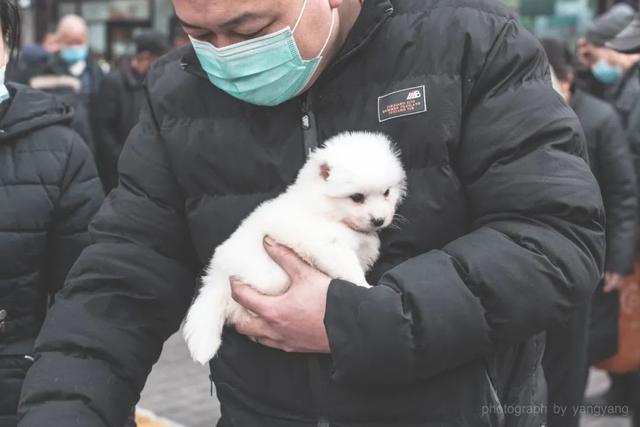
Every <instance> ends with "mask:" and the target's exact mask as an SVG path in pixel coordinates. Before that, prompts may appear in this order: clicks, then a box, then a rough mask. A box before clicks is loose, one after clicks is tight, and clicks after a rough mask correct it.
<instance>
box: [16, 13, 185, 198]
mask: <svg viewBox="0 0 640 427" xmlns="http://www.w3.org/2000/svg"><path fill="white" fill-rule="evenodd" d="M88 37H89V34H88V29H87V24H86V22H85V20H84V19H83V18H82V17H80V16H77V15H67V16H64V17H62V18H61V19H60V22H59V23H58V25H57V27H56V28H55V29H54V30H53V31H51V32H48V33H45V35H44V36H43V39H42V41H41V43H39V44H29V45H26V46H24V47H22V48H21V49H20V51H19V54H18V56H17V59H16V60H14V61H11V62H10V64H9V66H8V67H7V74H6V76H7V80H8V81H14V82H17V83H21V84H24V85H28V86H30V87H32V88H34V89H38V90H42V91H46V92H49V93H52V94H55V96H56V98H58V99H59V100H61V101H62V102H64V103H65V104H66V105H69V106H70V107H72V108H73V111H74V116H73V123H72V127H73V129H74V130H75V131H76V132H78V134H79V135H80V136H81V137H82V139H83V140H84V141H85V142H86V144H87V145H88V146H89V148H90V149H91V152H92V153H93V155H94V158H95V160H96V165H97V167H98V171H99V174H100V179H101V180H102V183H103V186H104V189H105V191H106V192H108V191H109V190H111V189H112V188H113V187H115V185H116V183H117V170H116V164H117V160H118V156H119V155H120V151H121V149H122V145H123V144H124V141H125V139H126V137H127V135H128V134H129V131H130V130H131V129H132V128H133V126H134V125H135V123H136V122H137V118H138V115H139V114H140V110H141V108H142V105H143V103H144V99H145V98H144V88H143V81H144V78H145V75H146V73H147V71H148V70H149V67H150V66H151V64H152V62H153V61H154V60H155V59H157V58H158V57H160V56H162V55H164V54H165V53H166V52H168V51H169V49H170V48H171V47H172V46H171V45H170V43H169V39H168V37H167V36H166V35H165V34H163V33H161V32H158V31H156V30H143V31H141V32H139V33H138V34H137V35H136V36H135V37H134V44H135V54H133V55H123V56H119V57H118V58H116V60H114V62H113V63H112V64H111V63H108V62H107V61H105V60H104V59H103V58H100V57H98V56H97V55H94V54H93V53H92V52H91V51H90V49H89V40H88ZM174 45H175V41H174Z"/></svg>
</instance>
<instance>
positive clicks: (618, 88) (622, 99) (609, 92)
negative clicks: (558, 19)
mask: <svg viewBox="0 0 640 427" xmlns="http://www.w3.org/2000/svg"><path fill="white" fill-rule="evenodd" d="M633 16H634V11H633V9H632V8H631V7H630V6H629V5H627V4H618V5H616V6H614V7H613V8H611V10H609V11H608V12H606V13H604V14H602V15H600V16H599V17H597V18H596V19H595V20H594V21H593V22H592V23H591V24H590V25H589V27H588V28H587V31H586V34H585V36H584V37H583V38H581V39H580V40H578V48H577V56H578V59H579V61H580V62H581V63H582V64H583V65H584V66H585V67H587V68H588V69H589V73H588V77H587V78H586V80H588V81H589V80H590V82H587V83H585V84H586V90H588V91H589V92H590V93H591V94H593V95H596V96H598V97H599V98H602V99H604V100H605V101H607V102H609V103H610V104H611V105H612V106H613V107H614V109H615V110H616V111H617V112H618V114H619V115H620V119H621V120H622V123H623V126H624V127H625V129H626V127H627V124H628V121H629V114H630V112H631V111H632V110H633V109H634V108H635V107H636V105H637V104H638V101H639V100H640V81H638V79H637V78H636V76H637V74H638V69H639V68H640V63H639V61H640V55H637V54H632V55H627V54H622V53H619V52H617V51H615V50H613V49H610V48H608V47H606V43H607V42H608V41H610V40H612V39H613V38H614V37H615V36H616V35H617V34H618V33H620V32H621V31H622V30H623V29H624V28H625V27H626V26H627V25H628V24H629V23H630V22H631V20H632V19H633ZM581 77H582V76H581ZM594 81H595V82H594Z"/></svg>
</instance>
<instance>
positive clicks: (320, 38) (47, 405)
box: [20, 0, 604, 427]
mask: <svg viewBox="0 0 640 427" xmlns="http://www.w3.org/2000/svg"><path fill="white" fill-rule="evenodd" d="M304 4H306V8H307V9H306V12H304V14H302V17H301V18H300V19H299V25H298V26H296V27H295V28H296V30H295V32H294V35H293V37H294V39H295V42H294V43H295V45H297V47H298V49H299V50H298V49H296V50H287V52H288V53H287V55H293V56H292V57H290V59H289V60H285V61H284V62H283V64H284V65H285V66H286V67H285V68H286V69H285V70H281V69H280V65H282V64H280V65H276V66H275V67H271V68H269V69H270V70H274V69H276V68H277V70H278V72H280V71H284V72H291V73H292V74H293V75H291V76H289V77H287V78H286V79H280V80H276V81H274V80H272V78H273V75H270V74H269V73H268V70H267V71H265V73H267V74H263V73H262V72H258V74H253V76H254V77H255V76H257V77H258V78H257V79H254V78H253V77H251V78H250V79H249V80H251V86H245V85H242V84H235V85H234V84H230V85H225V84H224V82H222V81H219V80H217V78H216V76H215V73H218V71H220V69H222V68H225V70H227V71H231V69H233V70H234V71H235V73H238V74H242V73H247V72H248V71H251V72H254V73H255V72H256V69H255V68H252V69H249V68H248V67H245V66H244V65H247V64H246V63H244V62H243V61H240V62H242V63H243V66H240V67H238V68H235V65H233V64H226V65H225V66H224V67H222V68H219V69H215V66H214V65H215V64H212V63H211V62H208V61H209V60H213V59H214V58H217V57H216V53H215V52H216V51H215V50H212V49H211V48H210V47H207V46H208V45H207V44H206V43H204V44H203V43H198V42H197V41H194V44H195V45H197V46H198V51H199V52H200V53H199V54H200V57H199V58H200V60H199V59H198V57H197V56H196V53H195V51H194V48H193V47H191V46H189V47H185V48H183V49H180V50H177V51H174V52H173V53H171V54H169V55H168V56H165V57H164V58H161V59H160V60H159V61H158V62H157V63H156V65H155V66H154V67H153V69H152V70H151V71H150V73H149V75H148V78H147V88H148V98H147V101H148V105H147V106H146V107H145V109H144V110H143V112H142V115H141V118H140V122H139V123H138V125H137V126H136V127H135V128H134V129H133V131H132V133H131V135H130V136H129V139H128V141H127V143H126V144H125V147H124V151H123V153H122V155H121V158H120V163H119V170H120V177H119V178H120V182H119V185H118V187H117V188H116V189H114V190H113V191H112V192H111V193H110V195H109V197H108V198H107V202H106V203H105V204H104V205H103V207H102V209H101V211H100V213H99V214H98V216H97V218H96V220H95V221H94V222H93V223H92V226H91V229H92V234H93V237H94V238H95V240H96V242H95V244H93V245H92V246H90V247H89V248H88V249H87V250H85V251H84V252H83V254H82V256H81V257H80V260H79V261H78V262H77V263H76V265H75V266H74V268H73V269H72V272H71V273H70V275H69V278H68V283H67V286H65V288H64V290H63V291H62V293H61V295H60V297H59V298H58V301H57V303H56V305H55V307H54V308H53V310H52V311H51V312H50V315H49V316H48V318H47V320H46V322H45V323H46V324H45V326H44V329H43V332H42V333H41V335H40V337H39V340H38V347H37V350H38V356H39V358H38V360H37V361H36V363H35V364H34V366H33V368H32V369H31V370H30V371H29V374H28V379H27V381H26V382H25V386H24V389H23V395H22V401H21V409H20V414H21V415H20V416H21V422H20V426H21V427H31V426H44V425H47V426H68V425H74V424H76V425H78V424H79V425H87V426H109V427H112V426H119V425H121V424H122V422H123V420H124V419H125V417H126V414H127V410H128V408H129V407H130V405H131V404H132V403H133V402H135V401H136V400H137V399H138V397H139V393H140V390H141V389H142V387H143V386H144V383H145V380H146V377H147V375H148V374H149V371H150V369H151V366H152V365H153V363H154V362H155V361H156V360H157V358H158V356H159V354H160V351H161V348H162V343H163V341H164V340H165V339H167V337H169V335H171V334H172V333H173V332H175V331H176V330H177V328H178V327H179V324H180V322H181V320H182V318H183V316H184V314H185V312H186V310H187V308H188V306H189V303H190V302H191V299H192V297H193V294H194V291H195V287H196V278H197V277H198V274H199V272H200V271H201V269H202V267H203V266H204V265H205V264H206V263H207V262H208V260H209V259H210V257H211V255H212V253H213V251H214V250H215V248H216V246H218V245H219V244H220V243H221V242H222V241H224V240H225V239H226V238H227V237H228V236H229V235H230V234H231V233H232V232H233V230H234V229H235V228H236V227H237V226H238V225H239V223H240V222H241V220H242V219H243V218H244V217H245V216H247V214H249V213H250V212H251V211H252V210H253V209H254V208H255V207H256V206H257V205H258V204H259V203H260V202H262V201H264V200H265V199H267V198H269V197H271V196H273V195H274V194H276V193H278V192H280V191H282V190H283V189H284V188H285V186H286V185H288V184H289V183H291V182H292V181H293V179H294V177H295V176H296V173H297V172H298V170H299V169H300V167H301V165H302V164H303V162H304V161H305V155H306V153H307V150H308V149H311V148H313V147H315V146H317V145H318V144H320V143H322V141H324V140H326V139H327V138H329V137H330V136H332V135H335V134H336V133H338V132H341V131H345V130H363V129H364V130H371V131H380V132H384V133H386V134H388V135H390V137H391V138H392V139H393V140H394V141H396V143H397V144H398V147H399V149H400V150H401V151H402V159H403V164H404V166H405V168H406V170H407V174H408V194H407V197H406V199H405V201H404V203H403V204H402V206H401V208H400V212H399V213H400V214H401V215H403V216H404V217H405V218H406V222H403V223H402V224H401V225H400V228H399V229H391V230H388V231H386V232H385V233H384V234H383V236H382V246H381V257H380V259H379V261H378V262H377V264H376V265H375V267H374V269H373V271H372V273H371V274H370V275H369V276H368V280H369V282H370V283H371V284H374V285H376V286H373V287H372V288H371V289H365V288H359V287H357V286H354V285H352V284H349V283H345V282H339V281H331V282H330V280H329V279H326V280H325V279H323V280H320V281H316V282H314V283H311V282H309V283H308V285H309V286H295V289H296V292H301V293H303V294H304V293H305V292H306V293H315V296H314V297H313V298H311V297H310V295H309V294H304V295H298V297H299V299H297V300H299V301H305V302H306V305H305V306H304V307H297V306H294V305H293V303H291V301H290V300H291V299H292V298H289V299H287V301H289V303H287V304H282V305H280V306H278V307H274V309H273V311H272V313H271V314H272V315H273V316H272V315H268V316H267V317H265V319H267V320H268V319H270V318H275V317H278V316H284V314H283V313H284V311H285V310H288V311H290V312H295V309H297V308H300V311H304V312H305V313H309V314H311V315H310V316H307V317H305V318H303V319H301V320H297V321H291V320H290V319H286V316H285V318H284V321H283V322H280V323H281V324H282V325H284V326H285V327H286V329H287V331H286V334H285V328H284V327H283V328H280V329H278V325H276V326H272V325H271V326H270V327H273V328H274V332H279V333H282V334H285V335H287V336H286V337H284V339H283V341H282V343H283V344H282V347H284V348H287V349H289V350H296V351H290V352H284V351H280V350H278V349H274V348H271V347H269V346H266V345H261V344H259V343H256V342H254V341H252V340H251V339H249V338H247V337H246V336H244V335H242V334H240V333H238V332H237V331H235V330H234V329H232V328H229V329H227V330H226V331H225V333H224V342H223V345H222V348H221V350H220V352H219V355H218V356H216V358H215V359H213V360H212V362H211V368H212V376H213V380H214V382H215V385H216V387H217V395H218V398H219V400H220V403H221V409H222V419H221V421H220V425H222V426H224V427H229V426H237V427H256V426H260V427H271V426H277V427H283V426H291V427H301V426H317V425H321V426H329V425H330V426H344V427H353V426H362V427H365V426H366V427H369V426H421V427H435V426H444V425H447V426H468V427H482V426H492V427H493V426H504V425H508V426H536V427H538V426H540V425H542V424H543V423H544V418H545V417H544V413H543V410H542V405H544V404H545V403H546V395H545V391H546V387H545V382H544V376H543V373H542V370H541V368H540V360H541V357H542V353H543V350H544V338H543V337H541V336H540V333H541V332H542V331H544V330H548V329H551V328H553V327H555V326H556V325H559V324H561V323H562V322H563V321H564V320H565V319H567V317H568V316H569V315H570V313H571V312H572V310H573V308H574V307H576V306H578V305H580V304H582V303H584V302H585V301H587V300H588V298H590V296H591V294H592V292H593V287H594V286H595V284H596V283H597V282H598V280H599V278H600V277H601V275H602V268H603V258H604V228H603V227H604V213H603V207H602V200H601V197H600V193H599V191H598V186H597V183H596V181H595V178H594V177H593V175H592V173H591V172H590V170H589V166H588V164H587V163H586V161H585V157H586V148H585V144H584V139H583V135H582V131H581V129H580V125H579V123H578V121H577V119H576V117H575V115H574V114H573V112H572V111H571V109H570V108H569V107H568V106H567V105H565V104H564V103H563V102H562V100H561V99H560V98H559V97H558V96H557V95H556V94H555V92H554V91H553V89H552V87H551V82H550V77H549V65H548V63H547V61H546V57H545V54H544V52H543V50H542V48H541V47H540V45H539V44H538V42H537V41H536V40H535V39H534V38H533V37H532V36H531V35H530V34H529V33H527V32H526V31H525V30H523V29H522V28H521V27H520V25H519V24H518V23H517V22H516V20H515V19H514V17H513V16H512V15H511V14H510V12H508V10H507V8H506V7H505V6H503V5H502V3H501V2H498V1H489V0H404V1H398V0H366V1H364V2H360V1H359V0H342V1H340V0H308V1H307V2H303V1H302V0H301V1H293V0H292V1H288V2H281V1H275V0H269V1H267V0H260V1H259V2H257V1H256V2H242V4H241V5H240V4H238V3H237V2H235V1H234V0H221V1H217V2H210V1H208V0H197V1H187V0H174V5H175V6H176V13H177V15H178V16H179V17H180V19H181V20H182V21H183V22H184V27H185V29H186V31H187V32H189V34H190V35H191V36H192V37H194V38H201V39H202V40H203V41H209V42H212V43H215V44H216V45H217V46H218V47H221V46H227V45H230V44H235V43H236V42H240V41H243V40H251V39H253V38H255V37H258V36H261V35H267V34H271V33H273V32H276V31H279V30H281V29H283V28H285V27H287V26H289V27H290V28H293V27H294V23H295V22H296V20H298V17H300V16H301V9H304ZM332 17H333V18H332ZM334 19H335V21H333V20H334ZM332 22H334V23H335V26H332V25H331V23H332ZM242 34H246V35H244V36H243V35H242ZM290 34H291V33H289V32H288V31H284V32H282V33H278V35H277V37H276V38H275V40H280V39H279V37H289V36H290ZM327 34H328V35H327ZM327 39H328V43H327V48H326V50H325V52H324V54H325V55H324V57H323V59H322V61H321V62H320V66H319V67H318V68H317V69H315V71H314V72H311V75H310V76H307V75H306V74H304V73H306V72H308V68H307V67H309V63H307V62H304V61H299V58H298V57H297V56H296V55H297V52H298V51H299V52H300V53H301V54H302V56H303V57H304V58H316V57H317V56H318V55H319V52H320V51H321V49H322V45H323V43H324V41H325V40H327ZM256 40H257V41H258V42H259V43H261V44H262V43H269V40H274V39H269V38H262V39H256ZM243 46H249V45H247V44H246V43H245V44H244V45H235V46H232V49H233V50H234V52H236V53H237V56H236V54H234V56H235V57H237V58H240V57H242V52H240V53H238V52H237V50H238V49H240V50H241V51H242V49H243ZM270 46H271V45H270ZM278 46H281V45H278ZM282 46H289V47H290V46H292V44H291V43H286V44H283V45H282ZM228 51H229V50H228ZM228 51H227V52H228ZM258 51H260V50H259V49H258ZM218 53H219V52H218ZM278 53H280V50H278ZM223 56H224V55H223ZM251 58H252V57H250V58H249V60H251ZM274 58H275V57H274ZM227 59H228V58H227ZM245 59H246V58H245ZM276 59H277V58H276ZM280 59H282V57H280ZM251 65H257V68H258V69H260V70H263V69H264V67H265V64H251ZM311 65H314V63H312V64H311ZM227 66H228V67H227ZM216 70H217V71H216ZM251 72H250V73H249V74H250V76H251ZM235 73H234V75H235V76H236V77H238V75H237V74H235ZM300 73H302V74H300ZM218 74H219V75H220V74H221V73H218ZM222 74H226V72H224V73H222ZM226 77H227V78H229V79H231V80H233V81H234V83H239V82H238V81H235V80H234V78H233V77H232V76H228V75H226ZM245 77H249V76H247V75H246V74H245ZM263 77H264V79H263ZM267 77H269V78H267ZM301 77H308V79H306V80H305V79H301ZM210 80H213V81H216V82H217V84H218V85H220V86H225V88H226V90H228V91H229V92H233V93H234V96H231V95H230V94H229V93H227V92H225V91H223V90H221V89H219V88H218V87H217V86H216V85H214V84H212V83H211V81H210ZM265 80H268V81H269V82H270V83H269V84H266V85H261V83H264V81H265ZM300 81H301V82H302V83H303V84H305V82H307V81H308V82H309V83H308V84H305V85H306V86H310V87H311V88H310V89H309V90H302V91H301V93H302V94H300V95H298V96H293V95H294V94H295V93H296V92H297V91H295V90H293V91H292V90H291V86H290V85H291V84H293V85H296V84H297V82H300ZM281 85H282V86H283V87H281ZM296 89H297V88H296ZM254 90H255V91H254ZM239 98H244V99H246V100H245V101H242V100H240V99H239ZM254 104H261V105H254ZM265 104H271V105H272V106H270V107H269V106H265ZM365 156H366V153H363V158H364V157H365ZM238 256H242V254H238ZM287 259H288V260H289V261H290V262H293V261H292V259H291V257H288V258H287ZM296 261H298V260H296ZM298 262H299V261H298ZM308 268H310V267H308ZM318 276H321V275H320V274H319V273H318V272H314V274H313V277H315V278H317V277H318ZM309 277H311V276H309ZM238 289H240V291H238V290H237V291H236V298H238V299H242V300H247V299H249V298H248V295H249V294H248V292H247V290H246V288H242V287H241V288H238ZM292 289H293V287H292ZM290 292H293V290H291V291H290ZM287 296H288V294H285V296H284V297H287ZM284 297H283V298H284ZM252 298H254V299H255V298H257V297H256V296H255V295H254V296H253V297H252ZM274 316H275V317H274ZM276 323H277V322H276ZM307 332H308V333H307ZM302 336H305V337H307V338H308V337H313V338H312V339H307V343H308V344H309V348H311V347H316V348H317V351H316V352H311V353H302V352H298V351H297V350H299V348H298V347H297V346H298V345H299V344H300V342H302V339H300V338H301V337H302ZM314 339H315V340H314ZM327 343H328V344H327ZM272 345H273V344H272ZM307 351H309V350H307Z"/></svg>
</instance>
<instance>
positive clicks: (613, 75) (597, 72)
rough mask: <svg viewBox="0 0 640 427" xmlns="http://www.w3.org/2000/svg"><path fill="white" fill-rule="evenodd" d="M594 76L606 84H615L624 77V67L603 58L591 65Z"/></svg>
mask: <svg viewBox="0 0 640 427" xmlns="http://www.w3.org/2000/svg"><path fill="white" fill-rule="evenodd" d="M591 73H593V76H594V77H595V78H596V79H597V80H599V81H600V82H602V83H604V84H608V85H610V84H614V83H616V82H617V81H618V80H620V79H621V78H622V68H621V67H618V66H613V65H610V64H609V63H608V62H607V61H606V60H604V59H601V60H599V61H598V62H596V64H595V65H594V66H593V67H591Z"/></svg>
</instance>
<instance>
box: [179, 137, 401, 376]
mask: <svg viewBox="0 0 640 427" xmlns="http://www.w3.org/2000/svg"><path fill="white" fill-rule="evenodd" d="M405 181H406V177H405V172H404V170H403V168H402V165H401V163H400V160H399V159H398V153H397V151H396V150H395V149H394V147H393V145H392V143H391V142H390V141H389V140H388V139H387V138H386V137H385V136H384V135H382V134H374V133H366V132H353V133H343V134H340V135H337V136H335V137H333V138H331V139H329V140H328V141H327V142H326V144H325V146H324V147H323V148H319V149H316V150H315V151H314V152H312V153H311V155H310V156H309V159H308V160H307V162H306V163H305V165H304V166H303V167H302V169H301V171H300V173H299V175H298V177H297V179H296V181H295V182H294V183H293V184H292V185H291V186H289V188H287V190H286V191H285V192H284V193H282V194H281V195H280V196H278V197H276V198H274V199H272V200H269V201H266V202H264V203H262V204H261V205H260V206H258V208H256V209H255V210H254V211H253V212H252V213H251V215H249V216H248V217H247V218H246V219H245V220H244V221H243V222H242V224H241V225H240V227H239V228H238V229H237V230H236V231H235V232H234V233H233V234H232V235H231V237H229V239H227V240H226V241H225V242H224V243H222V244H221V245H220V246H219V247H218V248H217V249H216V251H215V253H214V255H213V258H212V259H211V262H210V264H209V267H208V269H207V273H206V275H205V276H204V277H203V278H202V283H203V285H202V288H201V289H200V292H199V294H198V296H197V298H196V299H195V301H194V303H193V305H192V306H191V308H190V310H189V312H188V313H187V317H186V321H185V324H184V328H183V334H184V337H185V339H186V341H187V345H188V347H189V350H190V351H191V355H192V357H193V359H194V360H196V361H198V362H200V363H202V364H204V363H206V362H208V361H209V360H210V359H211V358H213V356H214V355H215V354H216V352H217V351H218V348H219V347H220V344H221V336H222V327H223V326H224V324H225V323H228V324H240V323H242V322H245V321H246V320H248V319H249V318H250V317H251V316H252V314H251V313H249V312H248V311H247V310H246V309H244V308H243V307H241V306H240V305H239V304H237V303H236V302H235V301H234V300H233V299H232V298H231V288H230V284H229V277H230V276H234V277H237V278H238V279H239V280H241V281H242V282H244V283H249V284H251V285H252V286H253V287H254V288H255V289H257V290H258V291H260V292H262V293H264V294H268V295H279V294H282V293H284V292H285V291H286V290H287V289H288V287H289V278H288V276H287V274H286V273H285V272H284V271H283V270H282V269H281V268H280V266H278V264H276V263H275V262H274V261H273V260H272V259H271V258H270V257H269V255H268V254H267V253H266V251H265V249H264V247H263V239H264V237H265V236H270V237H272V238H273V239H275V240H276V241H277V242H279V243H281V244H284V245H286V246H288V247H290V248H291V249H293V251H295V252H296V253H297V254H298V255H299V256H300V257H302V258H303V259H305V260H306V261H307V262H309V263H311V264H312V265H314V266H315V267H316V268H318V269H319V270H321V271H323V272H324V273H326V274H327V275H329V276H330V277H333V278H339V279H343V280H346V281H349V282H351V283H354V284H356V285H360V286H366V287H368V286H369V285H368V284H367V281H366V279H365V272H366V271H367V270H368V269H369V268H370V267H371V266H372V265H373V263H374V262H375V261H376V259H377V258H378V251H379V247H380V241H379V238H378V234H377V231H378V230H379V229H381V228H384V227H387V226H388V225H389V224H391V222H392V221H393V218H394V215H395V210H396V207H397V204H398V203H399V202H400V201H401V199H402V197H403V196H404V193H405ZM361 199H362V200H361Z"/></svg>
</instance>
